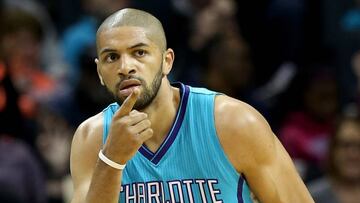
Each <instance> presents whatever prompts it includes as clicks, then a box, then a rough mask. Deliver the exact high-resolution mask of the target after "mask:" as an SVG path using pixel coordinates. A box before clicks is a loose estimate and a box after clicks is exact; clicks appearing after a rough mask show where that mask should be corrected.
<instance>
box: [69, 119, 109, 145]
mask: <svg viewBox="0 0 360 203" xmlns="http://www.w3.org/2000/svg"><path fill="white" fill-rule="evenodd" d="M102 134H103V113H102V112H100V113H98V114H96V115H95V116H92V117H90V118H88V119H86V120H85V121H84V122H82V123H81V124H80V125H79V127H78V128H77V129H76V132H75V134H74V137H73V142H72V145H73V146H72V148H74V147H76V146H74V145H80V146H84V147H87V146H89V145H90V146H96V149H97V148H100V146H101V143H102Z"/></svg>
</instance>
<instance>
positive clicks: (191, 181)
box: [103, 83, 252, 203]
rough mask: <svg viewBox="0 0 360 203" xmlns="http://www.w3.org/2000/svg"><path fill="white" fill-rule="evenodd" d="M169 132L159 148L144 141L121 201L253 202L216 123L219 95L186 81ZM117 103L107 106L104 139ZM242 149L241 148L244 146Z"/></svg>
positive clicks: (127, 176) (129, 165) (126, 178)
mask: <svg viewBox="0 0 360 203" xmlns="http://www.w3.org/2000/svg"><path fill="white" fill-rule="evenodd" d="M173 85H175V86H177V87H178V88H179V89H180V95H181V101H180V105H179V108H178V110H177V114H176V118H175V121H174V123H173V125H172V128H171V130H170V132H169V133H168V135H167V137H166V138H165V140H164V142H163V143H162V144H161V146H160V147H159V149H158V150H157V151H156V152H152V151H150V150H149V149H148V148H147V147H146V146H145V145H142V146H141V147H140V149H139V150H138V151H137V153H136V154H135V156H134V157H133V158H132V159H131V160H129V161H128V162H127V165H126V167H125V169H124V171H123V176H122V183H121V184H122V185H121V191H119V192H120V199H119V202H121V203H127V202H139V203H140V202H144V203H145V202H146V203H158V202H161V203H173V202H180V203H183V202H184V203H185V202H189V203H210V202H216V203H218V202H225V203H235V202H242V203H251V202H252V200H251V197H250V190H249V187H248V185H247V183H246V181H245V179H244V178H242V176H241V175H240V174H239V173H237V171H236V170H235V169H234V167H233V166H232V164H231V163H230V161H229V160H228V158H227V157H226V155H225V153H224V151H223V148H222V146H221V145H220V142H219V139H218V136H217V133H216V129H215V121H214V100H215V96H216V95H217V94H218V93H216V92H212V91H210V90H207V89H204V88H194V87H190V86H186V85H183V84H181V83H176V84H173ZM118 109H119V105H118V104H117V103H113V104H110V105H109V106H108V107H107V108H106V109H104V111H103V112H104V135H103V142H104V143H105V141H106V138H107V135H108V132H109V128H110V124H111V119H112V116H113V114H114V113H115V112H116V111H117V110H118ZM239 147H241V146H239Z"/></svg>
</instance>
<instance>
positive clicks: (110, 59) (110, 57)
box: [105, 53, 119, 63]
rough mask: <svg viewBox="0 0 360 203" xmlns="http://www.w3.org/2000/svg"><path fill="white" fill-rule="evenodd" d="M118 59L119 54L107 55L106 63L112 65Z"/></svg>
mask: <svg viewBox="0 0 360 203" xmlns="http://www.w3.org/2000/svg"><path fill="white" fill-rule="evenodd" d="M118 58H119V55H118V54H115V53H110V54H108V55H106V57H105V61H106V62H107V63H112V62H114V61H116V60H117V59H118Z"/></svg>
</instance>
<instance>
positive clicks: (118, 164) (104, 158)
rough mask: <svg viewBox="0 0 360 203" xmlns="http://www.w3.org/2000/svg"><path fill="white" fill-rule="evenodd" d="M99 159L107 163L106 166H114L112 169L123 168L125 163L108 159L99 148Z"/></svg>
mask: <svg viewBox="0 0 360 203" xmlns="http://www.w3.org/2000/svg"><path fill="white" fill-rule="evenodd" d="M98 156H99V159H100V160H101V161H102V162H104V163H105V164H107V165H108V166H110V167H112V168H114V169H117V170H123V169H124V168H125V166H126V163H125V164H120V163H117V162H115V161H113V160H111V159H109V158H108V157H107V156H105V155H104V153H103V151H102V150H100V151H99V154H98Z"/></svg>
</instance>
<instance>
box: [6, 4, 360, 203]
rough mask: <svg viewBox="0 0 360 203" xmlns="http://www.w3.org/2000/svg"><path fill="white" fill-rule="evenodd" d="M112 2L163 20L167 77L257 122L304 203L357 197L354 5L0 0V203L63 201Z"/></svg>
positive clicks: (359, 41) (359, 47)
mask: <svg viewBox="0 0 360 203" xmlns="http://www.w3.org/2000/svg"><path fill="white" fill-rule="evenodd" d="M124 7H133V8H139V9H143V10H145V11H148V12H150V13H152V14H153V15H155V16H156V17H157V18H159V19H160V21H161V22H162V23H163V26H164V29H165V32H166V35H167V39H168V46H169V47H171V48H173V49H174V51H175V54H176V60H175V63H174V68H173V71H172V73H171V75H170V80H171V81H180V82H183V83H185V84H189V85H193V86H204V87H207V88H209V89H212V90H216V91H219V92H223V93H225V94H227V95H229V96H232V97H235V98H237V99H239V100H242V101H245V102H247V103H249V104H251V105H252V106H254V107H255V108H256V109H257V110H258V111H260V112H261V113H262V114H263V115H264V116H265V117H266V119H267V120H268V121H269V123H270V125H271V126H272V128H273V131H274V132H275V134H276V135H277V136H278V137H279V139H280V141H281V142H282V143H283V145H284V147H285V148H286V150H287V151H288V152H289V154H290V156H291V157H292V158H293V160H294V163H295V165H296V167H297V169H298V171H299V173H300V174H301V176H302V178H303V180H304V181H305V183H306V184H307V186H308V188H309V190H310V192H311V193H312V195H313V197H314V199H315V201H316V202H320V203H322V202H324V203H325V202H326V203H332V202H333V203H352V202H358V200H359V199H360V115H359V113H360V111H359V109H360V0H320V1H311V0H291V1H288V0H269V1H241V0H152V1H141V0H62V1H56V0H0V152H1V153H0V202H4V203H5V202H6V203H30V202H31V203H68V202H70V198H71V195H72V183H71V178H70V175H69V154H70V145H71V140H72V136H73V133H74V130H75V129H76V127H77V126H78V125H79V124H80V123H81V122H82V121H83V120H85V119H86V118H88V117H90V116H92V115H94V114H96V113H97V112H99V111H101V110H102V109H103V108H105V107H106V106H107V104H109V103H110V102H112V98H111V95H109V94H108V93H107V91H106V89H105V88H104V87H103V86H101V85H100V84H99V79H98V76H97V72H96V65H95V63H94V58H95V57H96V49H95V34H96V30H97V27H98V26H99V24H100V23H101V22H102V20H104V19H105V17H107V16H108V15H109V14H111V13H112V12H114V11H116V10H118V9H121V8H124ZM239 147H241V146H239Z"/></svg>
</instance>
